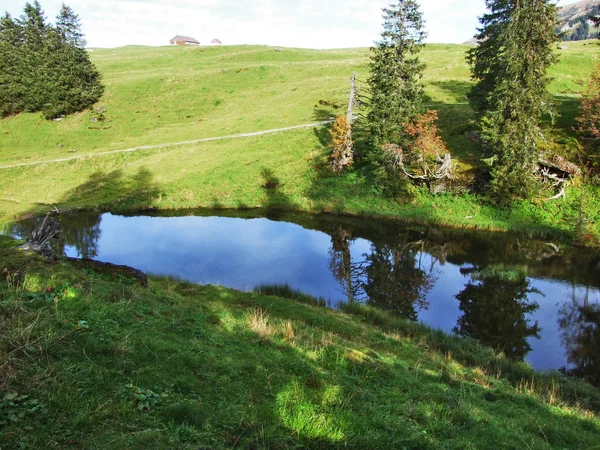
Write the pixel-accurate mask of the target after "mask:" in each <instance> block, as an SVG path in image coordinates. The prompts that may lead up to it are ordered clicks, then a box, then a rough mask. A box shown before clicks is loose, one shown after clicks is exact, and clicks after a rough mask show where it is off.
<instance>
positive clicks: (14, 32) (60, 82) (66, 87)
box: [0, 0, 104, 119]
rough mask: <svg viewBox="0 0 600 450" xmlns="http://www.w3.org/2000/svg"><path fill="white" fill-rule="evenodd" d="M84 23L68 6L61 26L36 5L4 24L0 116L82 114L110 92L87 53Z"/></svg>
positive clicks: (0, 30)
mask: <svg viewBox="0 0 600 450" xmlns="http://www.w3.org/2000/svg"><path fill="white" fill-rule="evenodd" d="M84 46H85V40H84V38H83V34H82V33H81V29H80V22H79V18H78V17H77V15H76V14H75V13H74V12H73V10H72V9H71V8H70V7H68V6H65V5H63V6H62V9H61V11H60V14H59V16H58V17H57V23H56V26H52V25H49V24H47V23H46V18H45V16H44V11H43V10H42V7H41V5H40V4H39V2H38V1H37V0H36V1H35V2H34V3H33V4H29V3H27V4H26V5H25V8H24V14H23V15H22V16H21V18H20V19H17V20H13V19H12V17H10V15H9V14H8V13H6V14H5V16H4V17H2V19H0V81H2V83H0V86H1V87H0V116H3V117H4V116H8V115H13V114H17V113H19V112H23V111H26V112H38V111H41V112H42V114H43V116H44V117H45V118H46V119H52V118H56V117H59V116H62V115H67V114H71V113H74V112H77V111H82V110H84V109H86V108H88V107H90V106H92V105H93V104H94V103H96V102H97V101H98V99H99V98H100V97H101V96H102V93H103V91H104V87H103V86H102V84H101V82H100V81H101V76H100V73H99V72H98V71H97V70H96V68H95V67H94V65H93V64H92V62H91V61H90V59H89V57H88V54H87V52H86V50H85V49H84Z"/></svg>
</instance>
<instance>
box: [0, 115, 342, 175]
mask: <svg viewBox="0 0 600 450" xmlns="http://www.w3.org/2000/svg"><path fill="white" fill-rule="evenodd" d="M331 122H332V121H331V120H325V121H323V122H313V123H307V124H304V125H296V126H293V127H286V128H276V129H274V130H265V131H254V132H252V133H241V134H232V135H229V136H218V137H212V138H204V139H195V140H193V141H183V142H170V143H167V144H156V145H142V146H140V147H133V148H126V149H122V150H111V151H108V152H98V153H87V154H85V155H77V156H70V157H68V158H58V159H50V160H47V161H35V162H27V163H20V164H10V165H7V166H0V170H2V169H14V168H16V167H27V166H39V165H40V164H52V163H59V162H65V161H74V160H77V159H85V158H90V157H95V156H105V155H114V154H117V153H132V152H138V151H140V150H159V149H161V148H167V147H177V146H181V145H190V144H200V143H202V142H211V141H221V140H223V139H241V138H247V137H253V136H262V135H264V134H274V133H281V132H284V131H290V130H299V129H301V128H315V127H318V126H321V125H327V124H329V123H331Z"/></svg>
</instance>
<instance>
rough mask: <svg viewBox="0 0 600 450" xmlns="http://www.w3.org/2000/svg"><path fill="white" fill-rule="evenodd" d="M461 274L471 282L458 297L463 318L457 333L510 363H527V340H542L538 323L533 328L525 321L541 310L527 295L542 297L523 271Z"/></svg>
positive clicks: (508, 269) (474, 270) (492, 268)
mask: <svg viewBox="0 0 600 450" xmlns="http://www.w3.org/2000/svg"><path fill="white" fill-rule="evenodd" d="M461 272H462V273H463V274H464V275H470V276H471V280H470V281H469V283H468V284H467V286H466V287H465V289H463V290H462V291H461V292H460V293H459V294H458V295H456V299H457V300H458V301H459V302H460V310H461V311H462V312H463V315H462V316H461V317H460V318H459V319H458V323H457V326H456V327H455V328H454V332H455V333H458V334H460V335H462V336H469V337H471V338H474V339H478V340H480V341H481V342H483V343H485V344H487V345H489V346H491V347H493V348H495V349H496V350H498V351H502V352H504V354H505V355H506V356H507V357H508V358H510V359H514V360H522V359H524V358H525V356H526V355H527V354H528V353H529V352H530V351H531V346H530V345H529V343H528V342H527V339H528V338H529V337H536V338H538V339H539V337H540V336H539V332H540V331H541V330H540V327H539V325H538V323H537V321H536V322H535V323H533V324H531V323H530V322H529V320H527V318H526V317H525V315H526V314H531V313H533V312H535V311H537V310H538V309H539V304H538V303H537V302H535V301H531V300H529V299H528V295H529V294H532V293H536V294H542V293H541V292H540V291H538V290H537V289H534V288H532V287H531V284H530V282H529V280H528V279H527V273H526V271H525V270H524V269H519V268H514V267H506V266H502V265H497V266H489V267H487V268H485V269H478V268H470V269H461Z"/></svg>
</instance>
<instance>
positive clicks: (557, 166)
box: [538, 155, 582, 177]
mask: <svg viewBox="0 0 600 450" xmlns="http://www.w3.org/2000/svg"><path fill="white" fill-rule="evenodd" d="M538 165H540V166H542V167H545V168H548V169H551V170H555V171H558V172H561V173H562V174H564V175H565V176H566V175H568V176H570V177H572V176H578V175H581V173H582V170H581V168H580V167H579V166H578V165H577V164H574V163H572V162H570V161H567V160H566V159H565V158H563V157H562V156H560V155H554V156H553V157H552V160H548V159H545V158H539V159H538Z"/></svg>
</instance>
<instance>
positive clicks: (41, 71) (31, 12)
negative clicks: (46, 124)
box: [18, 0, 51, 112]
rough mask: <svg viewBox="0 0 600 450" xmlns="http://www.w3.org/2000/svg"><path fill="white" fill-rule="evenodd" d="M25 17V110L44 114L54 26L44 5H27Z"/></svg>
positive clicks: (21, 19)
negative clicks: (52, 27)
mask: <svg viewBox="0 0 600 450" xmlns="http://www.w3.org/2000/svg"><path fill="white" fill-rule="evenodd" d="M23 12H24V14H23V15H22V16H21V18H20V19H19V21H18V23H19V25H20V27H21V29H22V32H23V46H22V47H21V48H20V50H21V58H20V59H21V64H22V66H23V71H22V82H23V86H24V94H23V97H24V104H25V111H27V112H36V111H41V110H42V108H43V107H44V104H45V103H46V94H47V92H48V90H49V89H50V86H49V85H48V83H47V70H46V67H45V65H46V63H47V61H48V58H49V56H50V49H49V47H48V36H49V33H50V32H51V27H50V26H49V25H48V24H47V23H46V17H45V15H44V11H43V10H42V7H41V5H40V3H39V2H38V1H37V0H35V1H34V2H33V4H30V3H26V4H25V8H24V11H23Z"/></svg>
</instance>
